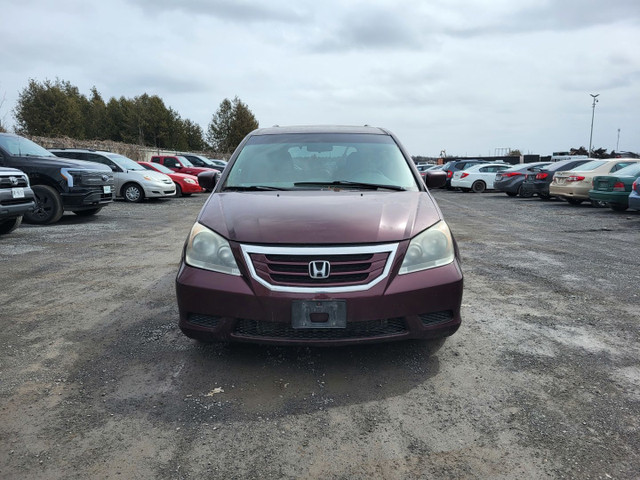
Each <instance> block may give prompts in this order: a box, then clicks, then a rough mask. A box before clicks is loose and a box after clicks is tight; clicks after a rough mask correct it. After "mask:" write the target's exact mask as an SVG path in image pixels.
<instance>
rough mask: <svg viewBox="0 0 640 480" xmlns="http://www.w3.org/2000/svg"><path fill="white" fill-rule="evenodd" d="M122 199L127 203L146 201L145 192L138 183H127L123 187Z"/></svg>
mask: <svg viewBox="0 0 640 480" xmlns="http://www.w3.org/2000/svg"><path fill="white" fill-rule="evenodd" d="M122 198H124V199H125V201H127V202H131V203H140V202H141V201H142V200H144V190H143V189H142V187H141V186H140V185H138V184H136V183H127V184H126V185H125V186H124V187H122Z"/></svg>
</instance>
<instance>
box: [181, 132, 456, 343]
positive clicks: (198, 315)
mask: <svg viewBox="0 0 640 480" xmlns="http://www.w3.org/2000/svg"><path fill="white" fill-rule="evenodd" d="M198 180H199V181H200V183H201V184H202V185H203V186H204V187H205V188H207V189H211V190H213V193H212V194H211V196H210V197H209V199H208V200H207V202H206V203H205V204H204V206H203V208H202V210H201V212H200V215H199V216H198V219H197V221H196V223H195V225H194V226H193V228H192V229H191V232H190V234H189V236H188V239H187V241H186V244H185V248H184V251H183V257H182V261H181V264H180V268H179V271H178V275H177V278H176V293H177V300H178V309H179V311H180V321H179V326H180V328H181V329H182V331H183V332H184V333H185V334H186V335H187V336H189V337H192V338H196V339H200V340H204V341H239V342H240V341H242V342H260V343H271V344H298V345H300V344H302V345H345V344H353V343H370V342H383V341H391V340H405V339H418V338H421V339H427V338H439V337H446V336H448V335H451V334H453V333H454V332H455V331H456V330H457V329H458V327H459V326H460V321H461V320H460V305H461V301H462V287H463V277H462V270H461V269H460V261H459V254H458V248H457V244H456V242H455V239H454V237H453V234H452V233H451V231H450V230H449V227H448V226H447V223H446V222H445V220H444V218H443V217H442V213H441V212H440V209H439V208H438V205H437V204H436V201H435V199H434V198H433V197H432V196H431V194H430V193H429V190H428V189H429V188H438V187H441V186H443V185H444V183H445V181H446V174H445V173H444V172H442V171H433V172H432V171H428V172H426V179H425V182H423V181H422V180H421V178H420V175H419V173H418V170H417V169H416V168H415V166H414V165H413V161H412V160H411V157H410V156H409V154H408V153H407V152H406V151H405V150H404V148H403V147H402V146H401V145H400V143H399V142H398V140H397V139H396V138H395V136H393V135H392V134H391V133H389V132H388V131H387V130H385V129H381V128H373V127H338V126H336V127H308V126H307V127H273V128H266V129H259V130H255V131H253V132H252V133H250V134H249V135H248V136H247V137H246V138H245V139H244V140H243V142H242V143H241V144H240V146H239V147H238V148H237V149H236V151H235V153H234V154H233V156H232V157H231V160H230V161H229V166H228V167H227V168H225V170H224V172H223V174H222V176H221V177H219V175H218V174H215V173H201V174H200V175H199V176H198Z"/></svg>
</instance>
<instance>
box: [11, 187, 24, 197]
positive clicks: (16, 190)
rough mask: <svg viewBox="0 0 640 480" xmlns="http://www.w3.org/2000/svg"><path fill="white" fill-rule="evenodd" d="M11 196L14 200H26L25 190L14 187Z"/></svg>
mask: <svg viewBox="0 0 640 480" xmlns="http://www.w3.org/2000/svg"><path fill="white" fill-rule="evenodd" d="M11 196H12V197H13V198H24V188H22V187H14V188H12V189H11Z"/></svg>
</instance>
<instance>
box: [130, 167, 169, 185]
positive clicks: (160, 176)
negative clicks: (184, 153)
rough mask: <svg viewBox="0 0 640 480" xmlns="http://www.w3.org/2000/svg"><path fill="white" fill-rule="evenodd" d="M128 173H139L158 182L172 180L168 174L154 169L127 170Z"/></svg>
mask: <svg viewBox="0 0 640 480" xmlns="http://www.w3.org/2000/svg"><path fill="white" fill-rule="evenodd" d="M126 173H127V174H129V175H139V176H140V177H149V178H151V179H153V180H155V181H156V182H162V181H164V180H171V179H170V178H169V176H168V175H165V174H164V173H161V172H154V171H152V170H126Z"/></svg>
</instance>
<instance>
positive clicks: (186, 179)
mask: <svg viewBox="0 0 640 480" xmlns="http://www.w3.org/2000/svg"><path fill="white" fill-rule="evenodd" d="M184 183H190V184H191V185H195V184H196V181H195V180H194V179H192V178H185V179H184Z"/></svg>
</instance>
